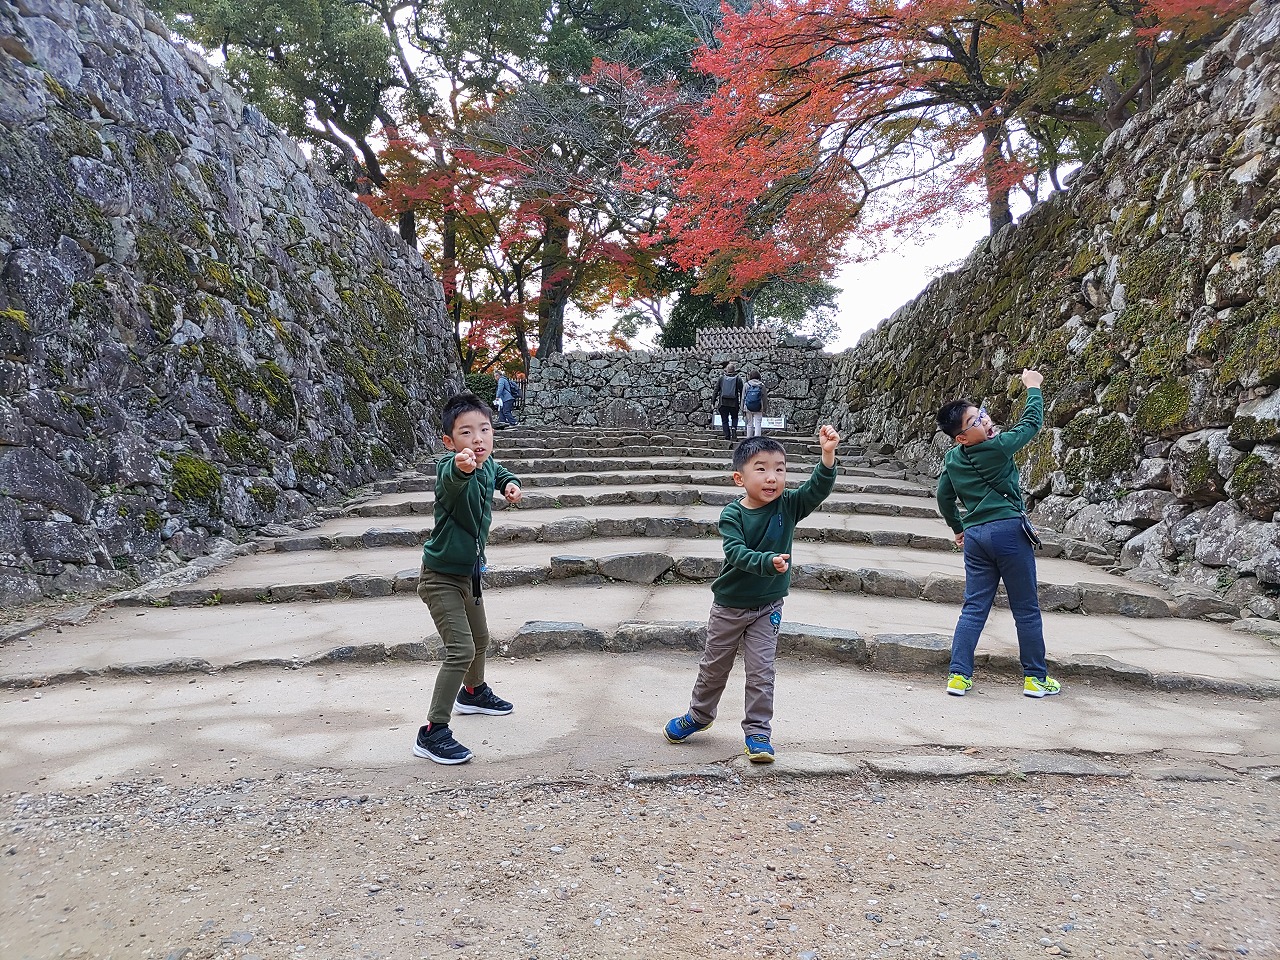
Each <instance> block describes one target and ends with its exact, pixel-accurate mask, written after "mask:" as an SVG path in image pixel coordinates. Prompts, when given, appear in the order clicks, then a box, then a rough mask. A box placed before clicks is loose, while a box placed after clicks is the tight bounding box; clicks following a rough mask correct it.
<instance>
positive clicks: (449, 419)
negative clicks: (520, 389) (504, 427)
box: [440, 393, 493, 434]
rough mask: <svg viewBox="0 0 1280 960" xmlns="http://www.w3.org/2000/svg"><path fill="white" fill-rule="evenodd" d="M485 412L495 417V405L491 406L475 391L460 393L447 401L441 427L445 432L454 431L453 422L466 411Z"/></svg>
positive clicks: (489, 416)
mask: <svg viewBox="0 0 1280 960" xmlns="http://www.w3.org/2000/svg"><path fill="white" fill-rule="evenodd" d="M473 410H474V411H479V412H480V413H483V414H484V415H485V416H486V417H488V418H489V419H490V420H492V419H493V407H491V406H489V405H488V404H487V403H485V402H484V401H483V400H481V399H480V398H479V397H477V396H476V395H475V394H474V393H459V394H455V395H454V396H452V397H450V398H449V399H448V400H447V401H445V405H444V410H442V411H441V412H440V429H441V430H442V431H444V432H445V433H447V434H449V433H453V423H454V421H455V420H457V419H458V417H460V416H462V414H464V413H471V412H472V411H473Z"/></svg>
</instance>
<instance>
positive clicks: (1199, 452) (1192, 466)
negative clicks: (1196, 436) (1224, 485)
mask: <svg viewBox="0 0 1280 960" xmlns="http://www.w3.org/2000/svg"><path fill="white" fill-rule="evenodd" d="M1213 473H1214V469H1213V461H1212V460H1211V459H1210V458H1209V445H1208V444H1201V445H1200V447H1199V448H1197V449H1196V450H1195V452H1194V453H1192V455H1191V459H1190V460H1189V461H1188V463H1187V483H1188V484H1189V485H1190V486H1191V488H1192V489H1193V490H1194V489H1199V488H1200V487H1204V486H1207V485H1208V483H1209V478H1210V477H1211V476H1212V475H1213Z"/></svg>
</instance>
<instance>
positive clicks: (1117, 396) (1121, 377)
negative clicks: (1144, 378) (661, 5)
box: [1098, 370, 1133, 411]
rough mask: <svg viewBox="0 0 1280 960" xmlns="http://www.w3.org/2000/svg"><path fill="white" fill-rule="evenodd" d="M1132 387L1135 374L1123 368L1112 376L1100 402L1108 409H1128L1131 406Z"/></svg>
mask: <svg viewBox="0 0 1280 960" xmlns="http://www.w3.org/2000/svg"><path fill="white" fill-rule="evenodd" d="M1132 388H1133V375H1132V374H1130V373H1129V371H1128V370H1122V371H1120V372H1119V373H1117V374H1116V375H1115V376H1114V377H1112V378H1111V380H1110V382H1109V383H1108V384H1107V388H1106V389H1105V390H1104V391H1103V392H1102V397H1101V399H1100V400H1099V401H1098V402H1099V403H1101V404H1102V406H1103V407H1105V408H1106V409H1108V410H1115V411H1120V410H1127V409H1128V408H1129V393H1130V391H1131V390H1132Z"/></svg>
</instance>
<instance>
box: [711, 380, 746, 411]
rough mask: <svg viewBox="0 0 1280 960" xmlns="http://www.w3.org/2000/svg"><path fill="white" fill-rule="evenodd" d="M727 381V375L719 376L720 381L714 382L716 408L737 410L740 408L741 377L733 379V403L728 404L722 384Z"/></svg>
mask: <svg viewBox="0 0 1280 960" xmlns="http://www.w3.org/2000/svg"><path fill="white" fill-rule="evenodd" d="M728 379H729V374H727V373H724V374H721V375H720V379H719V380H717V381H716V406H717V407H718V408H719V409H721V410H739V409H741V408H742V390H743V383H742V377H740V376H735V377H734V378H733V389H734V402H733V403H728V402H726V400H725V396H724V382H725V381H726V380H728Z"/></svg>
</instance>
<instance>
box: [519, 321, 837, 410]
mask: <svg viewBox="0 0 1280 960" xmlns="http://www.w3.org/2000/svg"><path fill="white" fill-rule="evenodd" d="M801 342H804V341H801ZM830 360H831V358H830V356H829V355H827V354H824V353H822V352H821V350H820V348H819V347H818V346H817V345H816V343H815V344H814V345H812V346H810V345H807V344H806V345H805V346H785V345H780V346H777V347H772V348H768V349H742V350H697V349H688V348H682V349H675V350H655V351H647V350H632V351H607V352H598V353H565V354H559V355H557V356H553V357H549V358H547V359H545V360H535V361H533V363H532V365H531V366H530V369H529V388H528V397H527V399H526V401H525V406H524V411H525V420H526V422H528V423H531V424H545V425H567V426H584V427H585V426H605V427H633V428H636V429H656V430H700V429H710V426H711V418H712V415H713V414H714V412H715V408H716V406H717V403H716V397H717V395H718V389H719V383H720V377H721V376H722V375H723V372H724V365H725V364H726V363H728V362H729V361H733V362H734V363H736V364H737V365H738V372H739V373H740V374H741V373H745V372H747V371H751V370H758V371H760V373H761V377H762V379H763V381H764V384H765V387H766V388H767V390H768V391H769V415H770V416H785V417H786V418H787V430H788V432H792V431H796V432H801V433H803V432H805V431H810V430H813V429H815V428H816V425H817V423H818V417H819V413H820V412H821V409H822V408H821V401H822V398H823V395H824V394H825V392H826V384H827V373H828V368H829V365H830Z"/></svg>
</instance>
